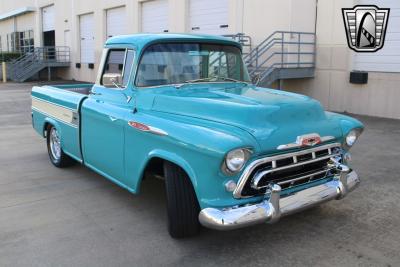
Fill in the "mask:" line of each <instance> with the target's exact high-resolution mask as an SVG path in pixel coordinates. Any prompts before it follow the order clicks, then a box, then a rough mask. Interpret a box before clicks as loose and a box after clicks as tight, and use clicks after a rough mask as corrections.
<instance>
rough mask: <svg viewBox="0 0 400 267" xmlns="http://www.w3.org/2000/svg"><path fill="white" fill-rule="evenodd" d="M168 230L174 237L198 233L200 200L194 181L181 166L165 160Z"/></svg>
mask: <svg viewBox="0 0 400 267" xmlns="http://www.w3.org/2000/svg"><path fill="white" fill-rule="evenodd" d="M164 175H165V184H166V192H167V213H168V231H169V234H170V235H171V237H173V238H184V237H190V236H194V235H196V234H197V233H198V232H199V230H200V224H199V218H198V217H199V212H200V207H199V202H198V201H197V197H196V193H195V192H194V189H193V185H192V182H191V181H190V178H189V177H188V175H187V174H186V172H185V171H184V170H183V169H182V168H180V167H179V166H177V165H175V164H173V163H170V162H165V163H164Z"/></svg>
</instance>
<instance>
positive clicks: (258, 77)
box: [251, 73, 261, 85]
mask: <svg viewBox="0 0 400 267" xmlns="http://www.w3.org/2000/svg"><path fill="white" fill-rule="evenodd" d="M260 78H261V75H260V73H257V74H255V75H254V76H253V77H251V82H252V83H253V84H254V85H258V83H259V82H260Z"/></svg>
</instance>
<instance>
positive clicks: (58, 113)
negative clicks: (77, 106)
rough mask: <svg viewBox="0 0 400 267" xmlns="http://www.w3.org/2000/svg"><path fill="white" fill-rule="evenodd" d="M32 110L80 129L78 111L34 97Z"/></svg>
mask: <svg viewBox="0 0 400 267" xmlns="http://www.w3.org/2000/svg"><path fill="white" fill-rule="evenodd" d="M32 110H35V111H37V112H40V113H42V114H44V115H46V116H48V117H51V118H53V119H55V120H59V121H61V122H63V123H65V124H67V125H69V126H72V127H75V128H76V127H78V125H79V114H78V112H77V111H76V110H74V109H70V108H67V107H63V106H60V105H57V104H53V103H51V102H48V101H45V100H41V99H38V98H36V97H32Z"/></svg>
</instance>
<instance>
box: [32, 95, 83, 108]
mask: <svg viewBox="0 0 400 267" xmlns="http://www.w3.org/2000/svg"><path fill="white" fill-rule="evenodd" d="M69 92H73V91H69ZM31 98H32V100H33V99H36V100H39V101H42V102H46V103H49V104H51V105H54V106H57V107H61V108H65V109H69V110H72V111H77V109H76V108H70V107H66V106H63V105H60V104H56V103H53V102H50V101H48V100H44V99H41V98H39V97H36V96H31Z"/></svg>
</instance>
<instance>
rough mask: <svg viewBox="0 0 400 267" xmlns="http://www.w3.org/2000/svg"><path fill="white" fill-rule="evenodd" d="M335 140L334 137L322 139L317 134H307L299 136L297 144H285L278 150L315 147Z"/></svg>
mask: <svg viewBox="0 0 400 267" xmlns="http://www.w3.org/2000/svg"><path fill="white" fill-rule="evenodd" d="M333 139H335V137H334V136H323V137H321V136H320V135H319V134H317V133H310V134H305V135H299V136H297V138H296V142H294V143H289V144H284V145H279V146H278V147H277V149H278V150H284V149H290V148H299V147H309V146H315V145H318V144H320V143H323V142H326V141H329V140H333Z"/></svg>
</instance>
